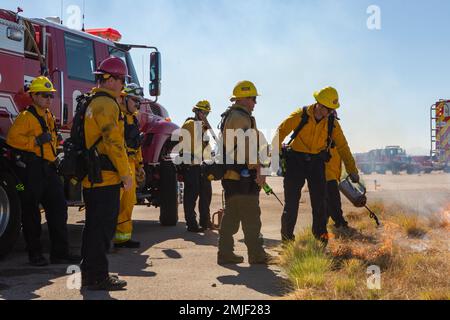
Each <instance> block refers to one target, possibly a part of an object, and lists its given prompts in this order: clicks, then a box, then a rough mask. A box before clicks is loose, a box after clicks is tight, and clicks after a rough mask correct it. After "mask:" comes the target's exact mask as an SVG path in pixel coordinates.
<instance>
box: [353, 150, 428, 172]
mask: <svg viewBox="0 0 450 320" xmlns="http://www.w3.org/2000/svg"><path fill="white" fill-rule="evenodd" d="M355 161H356V164H357V166H358V168H359V169H360V170H361V171H362V173H364V174H372V173H373V172H376V173H378V174H386V172H387V171H391V172H392V174H399V173H400V172H402V171H406V173H408V174H414V173H421V172H425V173H430V172H431V171H432V167H431V164H430V163H429V162H430V161H429V157H412V156H408V155H407V154H406V151H405V150H404V149H402V148H401V147H399V146H388V147H386V148H384V149H376V150H371V151H369V152H367V153H358V154H355Z"/></svg>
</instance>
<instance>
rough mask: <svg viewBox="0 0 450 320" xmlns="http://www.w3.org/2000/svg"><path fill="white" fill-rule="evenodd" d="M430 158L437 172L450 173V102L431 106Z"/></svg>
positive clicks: (443, 101) (442, 101)
mask: <svg viewBox="0 0 450 320" xmlns="http://www.w3.org/2000/svg"><path fill="white" fill-rule="evenodd" d="M430 156H431V159H432V161H433V167H434V168H435V170H443V171H445V172H447V173H449V172H450V100H440V101H438V102H436V103H435V104H433V105H432V106H431V154H430Z"/></svg>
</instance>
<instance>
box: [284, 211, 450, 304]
mask: <svg viewBox="0 0 450 320" xmlns="http://www.w3.org/2000/svg"><path fill="white" fill-rule="evenodd" d="M373 207H374V211H375V213H376V214H377V215H379V217H380V219H381V220H382V221H383V228H382V229H381V230H380V229H377V228H376V227H375V223H373V222H372V221H371V220H370V219H369V218H368V217H367V215H366V213H365V212H364V211H361V212H352V213H351V214H350V217H349V215H347V219H348V220H349V221H350V224H351V225H352V226H354V227H356V229H357V231H356V232H354V233H353V234H351V235H347V236H338V235H337V236H336V237H334V238H333V239H332V240H331V241H330V244H329V246H328V248H327V249H326V250H324V249H323V248H322V247H321V246H320V245H319V244H318V243H317V242H316V240H315V239H314V237H313V236H312V234H311V233H310V232H304V233H302V234H300V235H299V236H298V237H297V238H298V239H297V241H296V242H295V243H292V244H290V245H288V246H287V247H286V248H285V250H284V251H283V254H282V258H281V261H282V265H283V267H284V269H285V270H286V272H287V274H288V275H289V279H290V282H291V284H292V289H293V293H292V294H291V295H290V298H293V299H307V300H322V299H333V300H334V299H339V300H340V299H342V300H345V299H363V300H379V299H383V300H390V299H401V300H407V299H421V300H449V299H450V280H449V278H448V270H450V252H449V251H448V248H447V247H445V245H446V244H445V241H444V246H441V245H439V244H442V242H439V241H433V239H429V240H428V241H429V243H428V249H427V250H425V251H423V252H415V251H414V250H412V249H411V248H410V246H409V244H410V242H414V243H416V242H417V241H425V240H418V239H417V238H418V237H419V238H421V237H423V235H425V234H427V232H428V231H429V225H426V222H425V221H423V220H422V219H419V218H418V217H415V216H408V215H407V212H405V211H404V210H402V208H398V207H394V208H392V207H390V208H386V207H384V206H383V205H382V204H375V205H373ZM439 226H440V227H441V228H445V227H447V225H445V224H442V223H440V224H439ZM432 236H433V234H432V233H428V237H429V238H430V237H432ZM411 238H414V239H411ZM430 244H432V246H431V245H430ZM372 265H376V266H379V267H380V269H381V271H382V274H381V286H382V289H381V290H369V289H368V288H367V277H368V276H367V268H368V267H369V266H372Z"/></svg>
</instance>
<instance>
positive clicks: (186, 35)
mask: <svg viewBox="0 0 450 320" xmlns="http://www.w3.org/2000/svg"><path fill="white" fill-rule="evenodd" d="M69 5H79V6H82V1H81V0H65V1H64V8H63V9H64V17H65V19H67V17H68V13H67V12H66V10H67V8H68V6H69ZM370 5H376V6H378V7H379V8H380V10H381V30H369V28H368V27H367V20H368V19H369V17H370V14H368V13H367V9H368V7H369V6H370ZM16 6H21V7H22V8H23V9H24V10H25V12H24V14H23V15H24V16H27V17H46V16H59V15H60V13H61V1H55V0H40V1H38V2H36V1H35V0H21V1H14V0H7V1H2V5H1V7H3V8H7V9H15V7H16ZM449 12H450V2H449V1H444V0H442V1H438V0H434V1H410V2H407V1H403V0H389V1H378V0H372V1H365V0H354V1H350V0H348V1H347V0H341V1H337V0H336V1H332V0H323V1H295V0H247V1H238V0H150V1H141V0H133V1H128V2H125V1H119V0H110V1H108V4H107V5H106V2H105V1H93V0H86V27H87V28H94V27H113V28H116V29H118V30H119V31H120V32H121V33H122V35H123V39H122V42H127V43H141V44H149V45H150V44H151V45H155V46H157V47H158V48H159V49H160V51H161V52H162V54H163V89H162V90H163V91H162V97H161V98H160V102H161V103H162V104H163V105H164V106H166V107H167V108H168V110H169V112H170V113H171V116H172V118H173V120H174V121H175V122H176V123H178V124H181V123H182V122H183V121H184V119H185V118H187V117H188V116H190V114H191V113H190V112H191V109H192V106H193V105H194V104H195V103H196V102H197V101H198V100H202V99H208V100H210V101H211V103H212V105H213V108H214V112H213V114H212V115H211V123H212V124H217V123H218V122H219V118H220V114H221V113H222V112H223V111H224V110H225V109H226V108H227V106H229V104H230V103H229V101H228V98H229V96H230V94H231V91H232V89H233V86H234V85H235V83H236V82H237V81H239V80H244V79H246V80H251V81H253V82H255V84H256V85H257V87H258V89H259V91H260V94H261V95H262V96H261V97H260V98H259V101H258V102H259V103H258V105H257V109H256V113H255V116H256V119H257V122H258V126H259V127H260V128H262V129H267V130H270V129H275V128H276V127H277V126H278V125H279V123H280V122H281V121H282V120H283V119H284V118H285V117H286V116H288V115H289V114H290V113H291V112H292V111H294V110H295V109H297V108H298V107H301V106H304V105H307V104H311V103H313V101H314V100H313V98H312V93H313V92H314V91H315V90H317V89H320V88H322V87H324V86H328V85H332V86H335V87H336V88H337V89H338V90H339V92H340V95H341V105H342V108H341V110H340V117H341V123H342V126H343V128H344V132H345V133H346V136H347V139H348V141H349V143H350V147H351V148H352V151H354V152H359V151H368V150H370V149H373V148H379V147H384V146H386V145H401V146H403V147H404V148H406V149H407V150H408V151H409V152H413V153H417V152H420V153H428V152H429V148H430V119H429V118H430V110H429V109H430V106H431V105H432V104H433V103H435V102H436V101H437V100H439V99H446V98H450V86H449V82H450V79H448V76H447V72H448V70H449V64H450V63H449V59H448V52H449V51H450V42H449V41H448V35H449V31H450V30H449V29H450V23H449V22H448V13H449ZM144 54H145V61H146V63H145V69H147V68H148V58H147V53H146V52H142V51H136V53H134V54H133V56H134V59H135V65H136V69H137V70H138V74H139V76H140V77H142V70H143V69H142V58H143V55H144ZM145 74H146V78H147V74H148V72H147V71H145ZM141 81H142V79H141ZM147 82H148V80H145V85H147Z"/></svg>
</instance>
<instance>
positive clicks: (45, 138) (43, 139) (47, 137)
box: [36, 132, 52, 147]
mask: <svg viewBox="0 0 450 320" xmlns="http://www.w3.org/2000/svg"><path fill="white" fill-rule="evenodd" d="M50 141H52V135H51V133H49V132H46V133H43V134H41V135H40V136H39V137H36V145H37V146H39V147H40V146H43V145H44V144H46V143H49V142H50Z"/></svg>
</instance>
